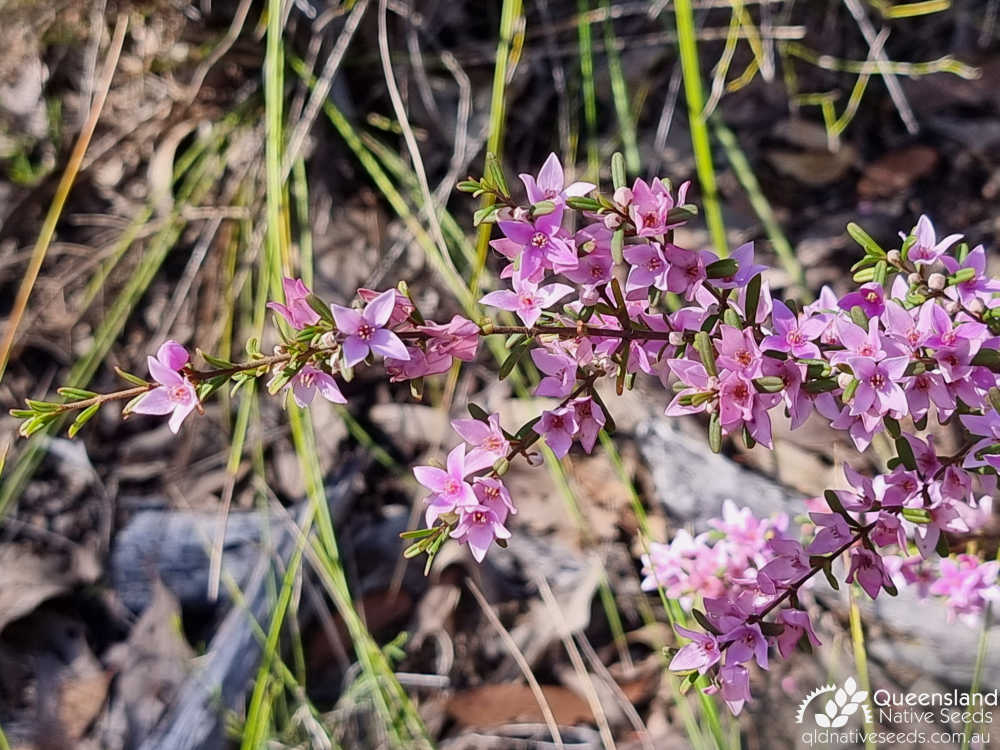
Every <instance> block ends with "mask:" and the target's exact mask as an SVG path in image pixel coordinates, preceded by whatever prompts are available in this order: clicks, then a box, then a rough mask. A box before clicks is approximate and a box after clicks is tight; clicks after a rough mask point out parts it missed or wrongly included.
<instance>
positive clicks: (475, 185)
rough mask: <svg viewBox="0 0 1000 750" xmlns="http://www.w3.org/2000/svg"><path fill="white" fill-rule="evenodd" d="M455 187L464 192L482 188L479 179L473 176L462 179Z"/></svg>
mask: <svg viewBox="0 0 1000 750" xmlns="http://www.w3.org/2000/svg"><path fill="white" fill-rule="evenodd" d="M455 188H456V189H457V190H459V191H461V192H463V193H475V192H476V191H477V190H482V186H481V185H480V184H479V180H474V179H472V178H471V177H470V178H469V179H467V180H462V181H460V182H459V183H458V184H457V185H456V186H455Z"/></svg>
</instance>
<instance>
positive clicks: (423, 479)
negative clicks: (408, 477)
mask: <svg viewBox="0 0 1000 750" xmlns="http://www.w3.org/2000/svg"><path fill="white" fill-rule="evenodd" d="M468 473H469V472H468V469H466V467H465V444H464V443H462V444H461V445H458V446H456V447H455V448H454V449H452V451H451V453H449V454H448V464H447V471H446V470H444V469H439V468H437V467H435V466H416V467H414V469H413V476H415V477H416V478H417V481H418V482H420V484H422V485H423V486H424V487H426V488H427V489H429V490H430V491H431V494H430V495H428V496H427V497H426V498H425V499H424V502H426V503H427V505H428V507H427V525H428V526H433V525H434V521H435V520H436V519H437V517H438V516H439V515H441V514H442V513H449V512H451V511H453V510H455V509H456V508H458V507H477V506H478V505H479V500H478V498H477V497H476V493H475V492H473V491H472V485H470V484H469V483H468V482H466V481H465V475H466V474H468Z"/></svg>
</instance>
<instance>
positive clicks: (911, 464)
mask: <svg viewBox="0 0 1000 750" xmlns="http://www.w3.org/2000/svg"><path fill="white" fill-rule="evenodd" d="M896 454H897V455H898V456H899V460H900V461H902V462H903V466H905V467H906V468H907V469H909V470H910V471H916V470H917V459H916V457H914V455H913V448H912V447H911V446H910V441H909V440H907V439H906V438H905V437H898V438H896Z"/></svg>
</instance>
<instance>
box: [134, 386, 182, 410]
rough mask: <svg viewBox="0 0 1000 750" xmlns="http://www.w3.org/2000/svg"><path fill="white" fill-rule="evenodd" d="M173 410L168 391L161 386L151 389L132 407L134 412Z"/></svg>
mask: <svg viewBox="0 0 1000 750" xmlns="http://www.w3.org/2000/svg"><path fill="white" fill-rule="evenodd" d="M173 410H174V402H173V401H171V400H170V392H169V391H168V390H167V389H166V388H163V387H160V388H154V389H153V390H151V391H150V392H149V393H147V394H146V395H145V396H143V397H142V399H141V400H140V401H139V403H137V404H136V405H135V406H134V407H133V408H132V411H134V412H135V413H136V414H169V413H170V412H172V411H173Z"/></svg>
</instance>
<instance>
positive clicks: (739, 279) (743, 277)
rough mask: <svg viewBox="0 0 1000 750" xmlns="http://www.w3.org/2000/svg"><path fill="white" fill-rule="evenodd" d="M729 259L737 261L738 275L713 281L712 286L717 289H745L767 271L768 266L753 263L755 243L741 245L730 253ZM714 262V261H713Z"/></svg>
mask: <svg viewBox="0 0 1000 750" xmlns="http://www.w3.org/2000/svg"><path fill="white" fill-rule="evenodd" d="M729 257H730V258H731V259H732V260H735V261H736V273H735V274H733V275H732V276H724V277H723V278H721V279H713V281H712V284H713V285H714V286H715V287H716V288H717V289H737V288H740V287H745V286H746V285H747V284H749V283H750V280H751V279H752V278H753V277H754V276H756V275H757V274H759V273H761V272H762V271H766V270H767V266H762V265H759V264H757V263H754V262H753V243H752V242H747V243H746V244H743V245H740V246H739V247H738V248H736V249H735V250H733V252H732V253H730V255H729ZM713 260H714V259H713Z"/></svg>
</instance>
